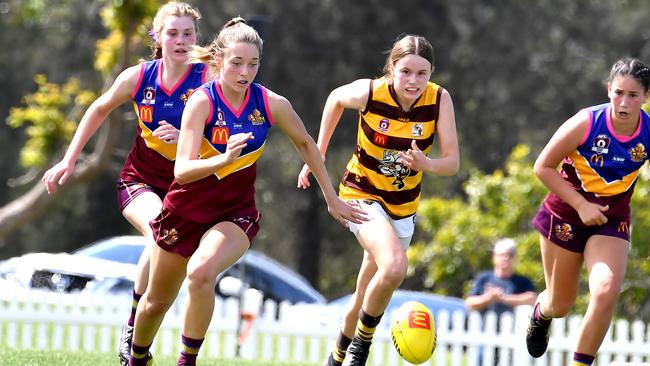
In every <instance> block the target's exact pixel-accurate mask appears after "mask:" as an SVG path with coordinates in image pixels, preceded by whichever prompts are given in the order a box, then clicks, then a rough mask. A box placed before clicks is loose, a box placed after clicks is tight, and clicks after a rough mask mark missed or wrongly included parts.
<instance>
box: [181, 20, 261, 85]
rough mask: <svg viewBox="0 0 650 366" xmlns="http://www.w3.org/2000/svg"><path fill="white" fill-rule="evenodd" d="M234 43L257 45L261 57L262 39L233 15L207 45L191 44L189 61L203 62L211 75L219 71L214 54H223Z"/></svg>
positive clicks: (243, 21) (244, 22)
mask: <svg viewBox="0 0 650 366" xmlns="http://www.w3.org/2000/svg"><path fill="white" fill-rule="evenodd" d="M235 43H250V44H254V45H255V46H257V49H258V50H259V51H260V58H261V57H262V46H263V43H264V42H263V41H262V38H261V37H260V35H259V34H258V33H257V31H256V30H255V29H253V27H251V26H250V25H248V24H246V21H245V20H244V18H242V17H235V18H232V19H230V20H229V21H227V22H226V24H224V26H223V28H221V30H220V31H219V34H217V36H216V37H215V38H214V40H213V41H212V43H210V44H209V45H208V46H207V47H200V46H193V47H192V48H193V50H192V52H191V53H190V57H189V61H188V62H190V63H204V64H206V65H208V66H209V67H210V69H211V72H212V74H213V75H217V74H218V73H219V65H217V64H216V62H215V56H223V54H224V52H225V50H226V49H228V48H229V47H231V46H232V45H233V44H235Z"/></svg>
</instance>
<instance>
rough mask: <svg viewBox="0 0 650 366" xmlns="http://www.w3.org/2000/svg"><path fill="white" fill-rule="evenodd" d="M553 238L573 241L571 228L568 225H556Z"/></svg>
mask: <svg viewBox="0 0 650 366" xmlns="http://www.w3.org/2000/svg"><path fill="white" fill-rule="evenodd" d="M555 236H556V237H557V238H558V239H560V240H562V241H569V240H571V239H573V228H572V227H571V225H570V224H567V223H564V224H557V225H555Z"/></svg>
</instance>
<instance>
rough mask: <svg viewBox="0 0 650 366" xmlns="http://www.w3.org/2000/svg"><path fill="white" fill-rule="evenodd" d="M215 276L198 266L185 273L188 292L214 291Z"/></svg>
mask: <svg viewBox="0 0 650 366" xmlns="http://www.w3.org/2000/svg"><path fill="white" fill-rule="evenodd" d="M215 286H216V277H215V276H213V275H212V274H211V273H208V271H203V270H201V269H200V268H199V269H195V270H192V271H190V272H188V273H187V287H188V290H189V291H190V292H194V293H196V292H207V291H214V287H215Z"/></svg>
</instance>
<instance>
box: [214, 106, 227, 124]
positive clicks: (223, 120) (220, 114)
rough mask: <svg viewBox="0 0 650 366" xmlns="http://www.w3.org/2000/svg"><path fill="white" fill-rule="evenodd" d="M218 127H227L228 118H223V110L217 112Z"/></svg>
mask: <svg viewBox="0 0 650 366" xmlns="http://www.w3.org/2000/svg"><path fill="white" fill-rule="evenodd" d="M214 124H215V125H216V126H217V127H225V126H226V118H225V117H224V116H223V111H221V109H218V110H217V121H216V122H215V123H214Z"/></svg>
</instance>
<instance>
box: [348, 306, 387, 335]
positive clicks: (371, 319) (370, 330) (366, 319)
mask: <svg viewBox="0 0 650 366" xmlns="http://www.w3.org/2000/svg"><path fill="white" fill-rule="evenodd" d="M382 315H384V314H381V315H379V316H371V315H368V313H366V312H365V311H363V309H361V310H359V321H357V329H356V331H355V332H354V336H355V337H358V338H359V339H361V340H362V341H364V342H366V343H370V342H372V336H373V335H374V334H375V329H377V325H379V321H380V320H381V317H382Z"/></svg>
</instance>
